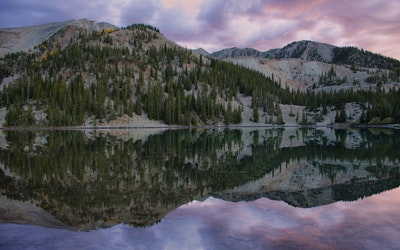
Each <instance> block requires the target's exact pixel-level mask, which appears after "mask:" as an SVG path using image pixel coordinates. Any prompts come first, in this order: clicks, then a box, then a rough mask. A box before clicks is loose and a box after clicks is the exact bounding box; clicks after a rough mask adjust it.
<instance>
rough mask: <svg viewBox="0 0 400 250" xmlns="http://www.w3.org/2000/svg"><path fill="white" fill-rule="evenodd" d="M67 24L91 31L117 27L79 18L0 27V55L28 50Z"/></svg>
mask: <svg viewBox="0 0 400 250" xmlns="http://www.w3.org/2000/svg"><path fill="white" fill-rule="evenodd" d="M68 26H76V27H80V28H85V29H88V30H93V31H101V30H105V29H115V28H117V27H116V26H114V25H111V24H108V23H103V22H101V23H97V22H95V21H89V20H87V19H81V20H70V21H66V22H58V23H47V24H42V25H36V26H30V27H20V28H7V29H0V57H3V56H4V55H6V54H8V53H13V52H19V51H25V52H26V51H29V49H33V48H34V47H35V46H36V45H38V44H40V43H42V42H43V41H46V40H47V39H49V38H50V37H51V36H52V35H54V34H55V33H56V32H57V31H59V30H60V29H62V28H65V27H68Z"/></svg>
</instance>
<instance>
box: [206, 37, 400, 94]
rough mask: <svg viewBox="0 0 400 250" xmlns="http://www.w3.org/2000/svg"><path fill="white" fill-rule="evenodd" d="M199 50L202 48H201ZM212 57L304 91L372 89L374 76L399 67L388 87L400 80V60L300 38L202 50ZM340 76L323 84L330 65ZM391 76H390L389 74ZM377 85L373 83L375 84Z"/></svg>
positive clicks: (387, 84) (387, 73)
mask: <svg viewBox="0 0 400 250" xmlns="http://www.w3.org/2000/svg"><path fill="white" fill-rule="evenodd" d="M199 51H200V49H199ZM201 53H202V54H204V55H208V56H210V57H214V58H219V59H223V60H226V61H229V62H233V63H237V64H239V65H243V66H245V67H248V68H251V69H254V70H257V71H259V72H262V73H263V74H265V75H266V76H268V77H272V76H274V77H275V80H278V81H280V82H281V83H282V86H286V85H287V86H289V87H290V88H292V89H300V90H302V91H305V90H307V89H309V88H310V87H312V88H313V89H315V88H316V87H319V90H321V89H324V90H327V91H330V90H332V89H333V90H339V89H349V88H355V89H357V88H361V87H363V88H369V87H370V85H371V81H369V80H368V79H370V78H371V77H377V78H379V77H380V75H389V74H390V73H391V70H396V72H395V73H393V74H394V75H396V77H393V78H392V79H386V81H385V83H386V85H385V86H386V87H387V88H390V87H392V86H394V85H395V84H398V83H399V82H400V80H399V77H398V68H400V62H399V61H398V60H395V59H392V58H387V57H383V56H381V55H377V54H374V53H371V52H368V51H364V50H360V49H357V48H354V47H337V46H333V45H330V44H325V43H318V42H313V41H297V42H292V43H290V44H288V45H286V46H285V47H283V48H278V49H271V50H268V51H264V52H261V51H258V50H255V49H251V48H243V49H241V48H236V47H234V48H229V49H223V50H221V51H216V52H213V53H211V54H210V53H207V52H206V51H204V50H203V51H201ZM332 67H333V68H334V69H335V73H336V74H337V77H338V78H339V79H344V80H343V81H340V83H338V84H329V85H335V87H334V88H333V87H331V86H330V87H328V88H325V86H324V84H321V81H320V79H321V76H322V75H323V74H326V73H327V72H329V70H330V69H331V68H332ZM387 78H389V77H387ZM375 86H376V84H373V87H375Z"/></svg>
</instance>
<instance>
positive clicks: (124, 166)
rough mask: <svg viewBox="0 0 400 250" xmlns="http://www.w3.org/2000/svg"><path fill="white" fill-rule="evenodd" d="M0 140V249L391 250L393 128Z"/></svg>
mask: <svg viewBox="0 0 400 250" xmlns="http://www.w3.org/2000/svg"><path fill="white" fill-rule="evenodd" d="M0 133H2V136H0V140H1V145H0V190H1V196H0V205H1V206H0V221H1V222H2V223H4V224H0V227H1V228H2V232H7V233H5V234H2V236H0V246H12V245H13V244H12V242H13V240H16V242H15V243H17V242H20V240H19V239H18V238H15V235H14V236H13V233H16V232H26V233H29V232H30V231H32V230H33V231H35V234H33V235H30V234H28V235H26V237H24V242H29V241H30V240H29V239H31V243H32V242H36V243H38V244H41V243H40V242H41V241H42V240H43V241H47V240H49V238H48V237H47V236H46V234H48V233H50V234H51V235H52V236H53V237H56V238H57V237H59V240H57V239H53V240H52V241H54V242H55V243H53V244H51V243H50V242H47V243H46V244H50V245H49V246H53V247H62V246H61V245H54V244H65V245H64V247H65V246H66V247H67V248H68V245H71V247H74V248H75V247H84V246H85V244H86V245H87V246H94V247H96V245H93V244H99V245H98V246H103V245H102V244H101V242H103V240H105V239H107V238H108V239H109V240H112V242H118V244H121V245H117V247H118V246H120V247H121V248H124V245H123V244H128V245H129V244H135V245H137V246H140V245H141V244H142V245H143V246H144V247H146V246H151V248H157V245H156V244H160V246H170V248H174V247H173V246H177V247H178V248H190V247H189V245H190V244H194V245H195V246H200V248H201V246H205V248H212V247H211V246H212V245H213V246H217V247H218V248H224V247H225V246H226V247H227V248H228V246H232V245H233V246H237V247H238V248H239V246H242V245H243V247H244V246H246V247H252V248H254V247H255V248H257V247H259V248H263V247H265V246H275V247H291V246H295V245H297V246H302V245H301V244H311V243H310V242H313V244H316V245H314V247H326V246H329V245H332V244H333V243H334V241H339V242H342V243H344V244H347V243H348V244H350V243H351V245H353V246H355V247H360V248H361V246H363V245H367V247H368V248H369V247H371V248H372V247H373V246H375V245H374V244H378V243H377V242H378V241H377V239H378V238H379V237H381V238H382V237H384V238H385V239H386V240H385V241H384V242H385V244H388V245H387V246H396V244H397V243H395V242H394V239H395V238H396V237H394V236H393V235H398V234H399V226H397V225H400V223H399V222H400V221H397V222H396V221H395V220H396V219H393V218H400V216H399V215H400V214H399V212H398V210H397V209H395V208H396V206H398V205H400V204H399V202H397V204H396V199H395V198H394V197H396V195H398V194H399V191H398V188H397V187H398V186H399V185H400V174H399V168H400V167H399V165H400V164H399V163H400V155H399V154H398V148H399V146H400V134H399V131H398V130H333V129H275V130H274V129H241V130H230V129H225V130H194V129H193V130H168V131H153V130H146V131H145V130H121V131H118V130H109V131H44V130H43V131H2V132H1V131H0ZM146 133H147V134H146ZM0 135H1V134H0ZM393 188H395V189H394V190H392V191H387V192H384V191H385V190H391V189H393ZM381 192H384V193H382V194H380V195H374V194H378V193H381ZM371 195H373V196H371ZM370 196H371V197H370ZM388 196H390V197H391V198H392V200H391V199H389V198H385V197H388ZM213 197H216V198H213ZM364 197H368V198H365V199H363V200H359V199H360V198H364ZM217 198H219V199H217ZM266 198H269V199H273V200H277V201H273V200H269V199H266ZM220 199H222V200H220ZM193 200H195V201H193ZM196 200H200V201H202V202H200V201H196ZM224 200H225V201H224ZM356 200H357V202H351V203H348V202H342V201H356ZM244 201H247V202H244ZM282 201H284V202H285V203H283V202H282ZM337 201H340V202H337ZM235 202H236V203H235ZM184 204H188V205H184ZM288 204H290V205H288ZM327 204H329V205H327ZM361 204H363V205H361ZM322 205H326V206H322ZM36 206H37V207H36ZM296 207H299V208H296ZM366 207H369V209H367V208H366ZM305 208H307V209H305ZM390 215H391V216H392V217H390ZM369 217H371V218H369ZM372 217H373V218H372ZM386 217H387V219H386ZM378 218H379V219H380V220H378ZM6 223H20V224H33V225H39V226H44V227H48V228H47V229H46V228H42V227H36V226H22V225H14V224H6ZM120 223H124V224H125V225H121V224H120ZM155 224H156V225H155ZM128 225H129V226H128ZM372 225H374V228H373V229H370V228H369V229H368V227H369V226H372ZM110 226H113V227H111V228H108V229H99V228H106V227H110ZM139 227H144V228H142V229H141V228H139ZM49 228H67V229H72V230H93V229H99V230H96V231H91V232H90V233H86V234H85V233H81V232H74V231H65V230H60V229H57V230H55V229H49ZM363 230H365V232H364V233H362V232H363ZM377 230H381V231H380V232H378V231H377ZM336 231H338V232H336ZM339 231H340V232H339ZM367 231H368V233H366V232H367ZM41 232H42V233H41ZM345 232H347V233H348V235H346V236H345ZM370 232H372V233H370ZM383 232H384V235H382V234H383ZM172 234H176V235H172ZM351 234H353V236H354V237H353V236H351V237H350V235H351ZM16 235H18V234H16ZM163 235H164V236H163ZM328 235H329V237H327V236H328ZM368 235H369V236H368ZM161 236H163V237H161ZM178 236H179V237H178ZM366 236H368V237H366ZM392 236H393V237H392ZM35 237H36V238H35ZM110 237H111V238H110ZM114 237H117V238H114ZM164 237H168V238H170V239H169V240H166V239H164ZM181 237H183V238H185V239H187V242H186V243H187V244H189V245H181V243H180V241H182V238H181ZM357 237H358V238H357ZM178 238H179V240H178ZM73 239H77V240H78V239H79V242H81V243H80V244H82V245H79V246H77V245H73V244H74V241H73ZM173 239H176V240H177V241H176V242H174V241H173ZM189 239H190V240H189ZM92 240H94V241H95V242H96V243H94V242H93V241H92ZM157 241H159V242H158V243H157ZM129 242H130V243H129ZM3 243H4V245H3ZM42 243H43V242H42ZM103 243H104V242H103ZM22 244H23V243H22ZM175 244H176V245H175ZM182 244H184V243H182ZM318 244H321V245H318ZM382 244H383V243H382ZM333 245H335V244H333ZM306 246H308V245H304V247H306ZM167 248H169V247H167Z"/></svg>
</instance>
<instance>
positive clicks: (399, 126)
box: [0, 124, 400, 131]
mask: <svg viewBox="0 0 400 250" xmlns="http://www.w3.org/2000/svg"><path fill="white" fill-rule="evenodd" d="M241 128H269V129H282V128H283V129H285V128H297V129H300V128H333V129H350V128H381V129H400V124H386V125H383V124H382V125H368V124H365V125H362V124H359V125H350V124H320V125H319V124H312V125H295V124H290V125H270V124H268V125H262V124H254V125H198V126H184V125H165V126H161V125H160V126H70V127H69V126H61V127H35V126H32V127H0V130H3V131H18V130H21V131H23V130H26V131H29V130H37V131H40V130H141V129H162V130H172V129H241Z"/></svg>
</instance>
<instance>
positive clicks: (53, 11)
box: [0, 0, 400, 59]
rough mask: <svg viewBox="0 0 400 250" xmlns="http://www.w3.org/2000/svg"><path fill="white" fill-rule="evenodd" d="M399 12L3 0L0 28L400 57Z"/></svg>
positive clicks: (382, 5) (322, 6) (292, 3)
mask: <svg viewBox="0 0 400 250" xmlns="http://www.w3.org/2000/svg"><path fill="white" fill-rule="evenodd" d="M399 9H400V2H399V1H398V0H387V1H380V0H371V1H347V0H338V1H327V0H312V1H311V0H287V1H279V0H248V1H241V0H193V1H185V0H148V1H141V0H118V1H114V2H113V3H109V2H107V1H96V2H95V1H78V0H71V1H69V2H68V4H67V3H64V2H63V3H60V2H58V1H49V0H44V1H40V3H38V2H33V1H32V0H18V1H15V0H2V1H1V3H0V24H1V25H2V26H3V27H16V26H28V25H35V24H41V23H46V22H55V21H65V20H69V19H73V18H74V19H80V18H89V19H92V20H96V21H105V22H109V23H112V24H115V25H119V26H126V25H128V24H131V23H148V24H151V25H154V26H157V27H158V28H159V29H160V30H161V32H162V33H163V34H164V35H166V36H167V37H168V38H170V39H172V40H175V41H176V42H178V44H181V45H183V46H186V47H188V48H197V47H204V48H205V49H207V50H209V51H215V50H219V49H223V48H226V47H232V46H237V47H253V48H256V49H259V50H268V49H271V48H277V47H283V46H285V45H286V44H288V43H290V42H292V41H295V40H315V41H317V42H324V43H330V44H333V45H338V46H357V47H359V48H364V49H366V50H370V51H373V52H376V53H381V54H383V55H386V56H390V57H395V58H398V59H400V46H398V40H400V32H399V29H400V11H398V10H399ZM16 16H17V17H21V18H15V17H16Z"/></svg>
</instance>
